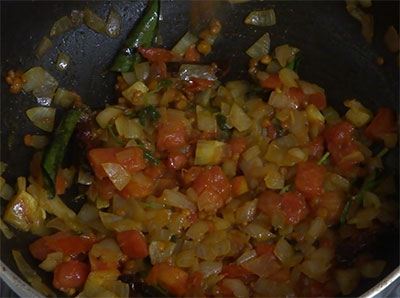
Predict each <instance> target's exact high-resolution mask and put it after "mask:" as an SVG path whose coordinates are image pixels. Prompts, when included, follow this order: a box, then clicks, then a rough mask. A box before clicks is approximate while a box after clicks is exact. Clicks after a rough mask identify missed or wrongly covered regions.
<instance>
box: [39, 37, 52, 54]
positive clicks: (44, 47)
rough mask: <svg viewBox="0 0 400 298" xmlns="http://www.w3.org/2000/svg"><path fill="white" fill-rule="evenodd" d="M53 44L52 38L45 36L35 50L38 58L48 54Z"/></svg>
mask: <svg viewBox="0 0 400 298" xmlns="http://www.w3.org/2000/svg"><path fill="white" fill-rule="evenodd" d="M52 46H53V43H52V42H51V40H50V38H48V37H47V36H45V37H43V39H42V41H41V42H40V43H39V46H38V47H37V48H36V50H35V56H36V58H38V59H40V58H42V57H43V55H44V54H46V53H47V52H48V51H49V50H50V49H51V47H52Z"/></svg>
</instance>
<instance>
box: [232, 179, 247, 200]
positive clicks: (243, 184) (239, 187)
mask: <svg viewBox="0 0 400 298" xmlns="http://www.w3.org/2000/svg"><path fill="white" fill-rule="evenodd" d="M231 185H232V196H233V197H237V196H240V195H242V194H244V193H246V192H248V191H249V186H248V185H247V180H246V177H244V176H237V177H233V178H232V180H231Z"/></svg>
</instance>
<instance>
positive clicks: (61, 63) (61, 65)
mask: <svg viewBox="0 0 400 298" xmlns="http://www.w3.org/2000/svg"><path fill="white" fill-rule="evenodd" d="M70 62H71V58H69V56H68V55H66V54H64V53H60V54H58V58H57V62H56V68H57V69H58V70H59V71H64V70H66V69H67V68H68V66H69V63H70Z"/></svg>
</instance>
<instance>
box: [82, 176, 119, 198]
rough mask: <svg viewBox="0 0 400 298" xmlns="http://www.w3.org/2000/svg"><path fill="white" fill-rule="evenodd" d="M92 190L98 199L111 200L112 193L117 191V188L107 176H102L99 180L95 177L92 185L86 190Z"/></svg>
mask: <svg viewBox="0 0 400 298" xmlns="http://www.w3.org/2000/svg"><path fill="white" fill-rule="evenodd" d="M92 190H93V191H94V192H95V193H97V194H98V196H99V197H100V199H102V200H104V201H108V200H111V199H112V197H113V196H114V194H116V193H118V190H117V189H116V188H115V186H114V184H113V183H112V182H111V180H110V179H108V178H103V179H101V180H99V179H97V178H96V179H95V181H94V182H93V183H92V185H91V186H90V187H89V190H88V192H91V191H92Z"/></svg>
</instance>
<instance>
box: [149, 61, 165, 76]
mask: <svg viewBox="0 0 400 298" xmlns="http://www.w3.org/2000/svg"><path fill="white" fill-rule="evenodd" d="M166 77H167V64H166V63H165V62H153V63H150V70H149V78H157V79H165V78H166Z"/></svg>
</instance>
